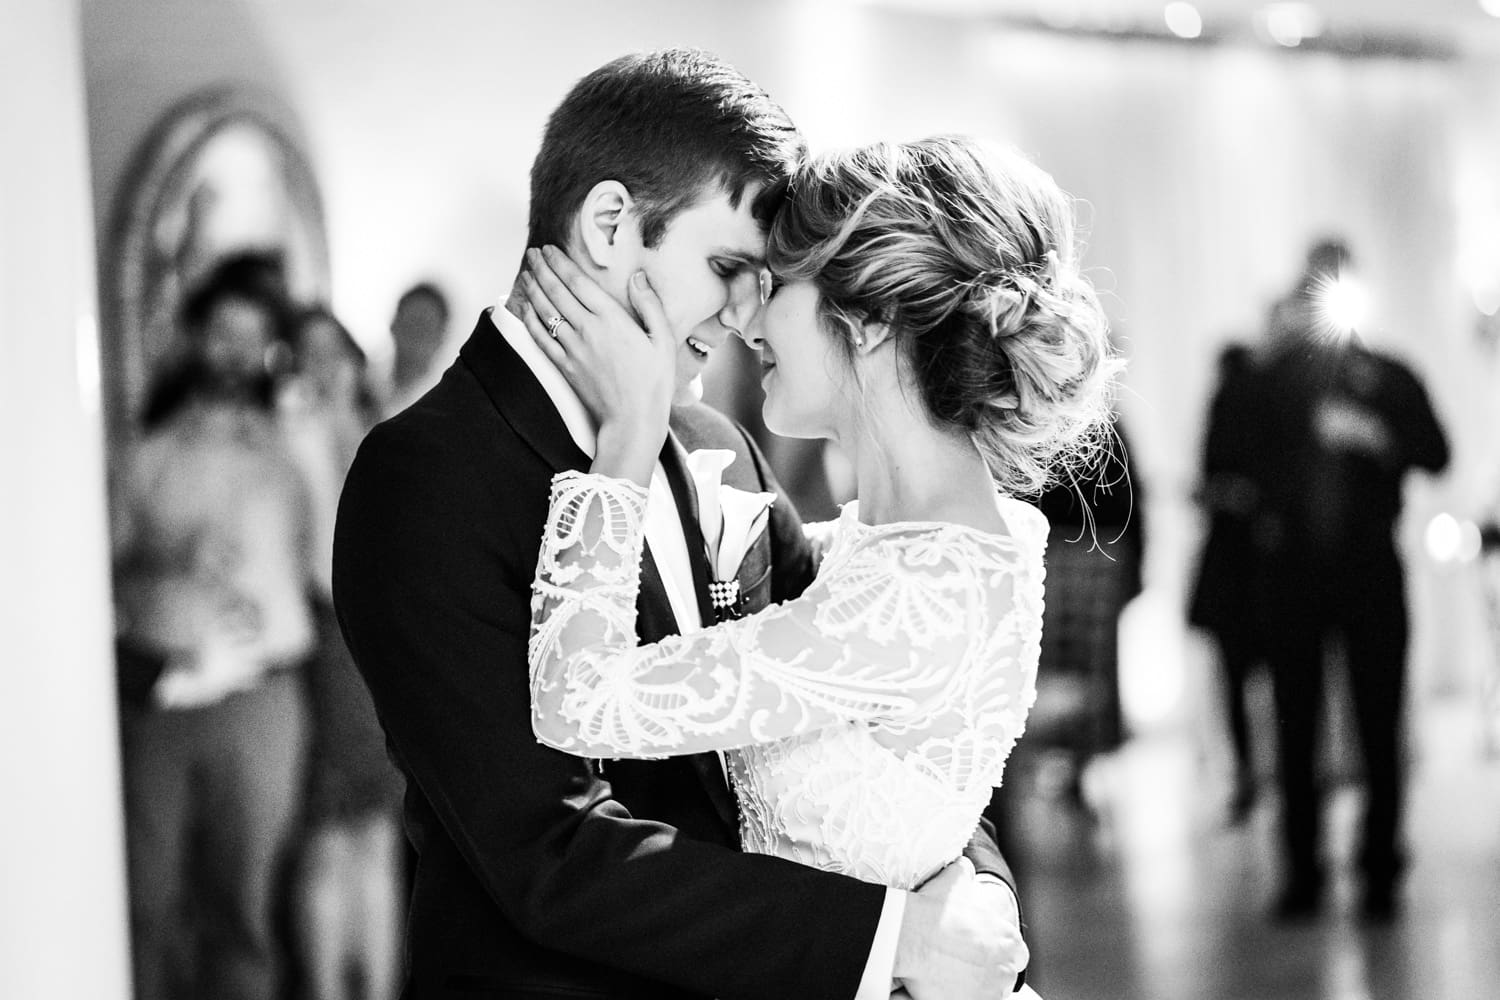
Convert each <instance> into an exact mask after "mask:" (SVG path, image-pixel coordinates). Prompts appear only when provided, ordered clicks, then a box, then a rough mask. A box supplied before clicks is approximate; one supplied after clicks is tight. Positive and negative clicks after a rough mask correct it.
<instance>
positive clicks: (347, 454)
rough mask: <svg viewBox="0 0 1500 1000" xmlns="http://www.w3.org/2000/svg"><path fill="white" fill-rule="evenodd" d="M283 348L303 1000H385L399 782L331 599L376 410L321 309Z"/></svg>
mask: <svg viewBox="0 0 1500 1000" xmlns="http://www.w3.org/2000/svg"><path fill="white" fill-rule="evenodd" d="M293 350H294V352H295V356H296V362H297V371H296V374H295V375H294V377H293V378H292V379H290V380H289V383H288V386H287V388H286V390H285V391H284V392H283V393H282V395H281V399H280V404H281V406H280V408H281V415H282V422H283V424H284V426H285V427H286V431H287V436H288V439H289V441H290V442H291V447H292V451H293V455H294V457H295V458H296V460H297V462H298V464H299V465H300V466H301V468H302V470H303V475H304V477H305V478H306V479H307V481H308V483H309V485H310V490H311V499H312V510H313V517H312V539H313V540H312V549H313V558H312V570H313V594H312V599H311V605H312V608H313V615H314V624H315V627H316V636H317V643H316V648H315V650H314V653H313V656H312V659H311V660H310V662H309V663H308V668H307V672H306V676H307V691H308V705H309V708H310V711H311V731H310V746H309V762H308V765H309V766H308V774H307V793H306V803H305V810H306V812H305V816H306V829H307V832H306V837H305V840H304V845H303V849H302V854H301V857H300V859H299V864H298V867H297V873H296V880H295V888H294V890H293V897H294V898H293V912H294V914H295V928H296V935H297V949H298V952H299V954H300V958H301V960H302V968H303V972H304V975H305V978H306V993H307V995H308V996H309V997H312V998H315V1000H344V998H346V997H360V998H363V1000H390V998H393V997H394V996H395V995H396V989H397V984H398V983H399V981H400V979H399V974H400V964H401V947H400V941H401V916H402V902H401V900H402V897H403V895H404V892H403V889H402V882H403V879H402V871H403V853H402V837H401V829H400V821H399V816H400V803H401V792H402V784H401V778H400V775H399V774H398V773H397V772H396V770H395V768H394V767H393V766H392V764H391V763H390V761H389V760H388V759H387V758H386V752H385V737H384V735H383V733H382V732H381V729H380V724H379V722H378V721H377V720H376V718H375V706H374V704H373V703H372V702H371V700H370V695H369V692H368V691H366V690H365V686H364V681H363V680H361V679H360V676H359V672H358V670H357V669H356V668H355V666H354V660H353V659H352V658H351V657H350V655H349V651H348V649H347V648H346V647H345V645H344V639H343V636H342V635H341V634H340V632H339V626H338V620H337V619H336V618H335V617H334V613H333V600H332V596H331V577H332V571H333V522H334V514H335V511H336V510H337V506H338V498H339V492H340V490H342V488H343V485H344V475H345V474H346V473H347V472H348V470H349V465H350V463H351V462H353V461H354V452H355V449H356V448H358V447H359V442H360V441H361V440H362V439H363V437H364V435H365V432H366V431H368V430H369V428H370V427H371V425H373V424H374V422H375V420H376V417H377V414H378V406H377V404H376V400H375V397H374V395H373V394H372V392H371V389H370V381H369V378H368V376H367V373H366V370H365V355H364V352H363V351H362V350H361V349H360V347H359V345H358V344H357V343H356V342H355V341H354V338H353V337H351V336H350V335H349V332H348V330H346V329H345V328H344V326H343V324H341V323H340V322H339V321H338V320H337V319H336V318H335V317H334V316H333V314H332V313H330V312H329V311H328V310H327V309H324V308H322V307H313V308H311V309H309V310H307V311H306V312H304V313H303V314H302V316H301V318H300V320H299V321H298V323H297V325H296V331H295V338H294V343H293ZM356 982H357V983H358V986H357V988H356V986H355V983H356Z"/></svg>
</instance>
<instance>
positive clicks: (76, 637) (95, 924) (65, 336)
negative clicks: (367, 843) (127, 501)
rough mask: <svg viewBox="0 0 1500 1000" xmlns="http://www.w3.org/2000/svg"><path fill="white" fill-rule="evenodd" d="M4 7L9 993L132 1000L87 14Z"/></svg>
mask: <svg viewBox="0 0 1500 1000" xmlns="http://www.w3.org/2000/svg"><path fill="white" fill-rule="evenodd" d="M3 7H4V9H3V11H0V20H3V24H0V137H3V139H0V147H3V152H0V996H3V997H16V998H21V997H89V998H91V1000H117V998H118V1000H124V998H127V997H129V995H130V977H129V958H128V955H129V949H128V933H127V916H126V914H127V908H126V903H125V878H124V832H123V823H122V819H121V808H120V778H119V751H118V743H117V739H118V737H117V723H116V709H115V698H114V664H113V660H112V654H111V631H112V626H111V613H110V595H109V556H108V551H109V549H108V544H107V537H106V514H105V500H104V457H103V455H104V452H103V434H102V427H101V417H100V410H99V352H98V337H97V334H96V332H95V330H96V323H95V313H96V306H95V302H96V299H95V290H94V254H95V247H94V233H93V219H92V209H91V201H90V195H89V161H88V150H87V139H86V127H85V103H84V90H83V64H82V46H81V38H80V34H79V23H78V18H79V8H78V4H77V0H4V4H3Z"/></svg>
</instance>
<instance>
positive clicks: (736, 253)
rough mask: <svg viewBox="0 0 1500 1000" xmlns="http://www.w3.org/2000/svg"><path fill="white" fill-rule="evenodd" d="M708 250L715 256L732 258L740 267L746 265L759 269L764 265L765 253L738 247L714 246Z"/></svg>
mask: <svg viewBox="0 0 1500 1000" xmlns="http://www.w3.org/2000/svg"><path fill="white" fill-rule="evenodd" d="M710 252H711V253H712V254H713V255H714V256H715V257H722V258H725V259H727V260H732V261H734V262H735V263H737V264H738V265H739V266H740V267H746V268H749V269H751V270H759V269H760V268H763V267H765V266H766V255H765V254H759V253H751V252H750V251H748V250H744V249H741V248H739V247H716V248H715V249H714V250H712V251H710Z"/></svg>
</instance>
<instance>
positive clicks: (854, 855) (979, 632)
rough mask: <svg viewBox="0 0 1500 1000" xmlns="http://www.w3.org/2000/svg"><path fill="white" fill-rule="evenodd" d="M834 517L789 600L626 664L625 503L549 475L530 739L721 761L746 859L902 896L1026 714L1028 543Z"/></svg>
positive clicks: (631, 529)
mask: <svg viewBox="0 0 1500 1000" xmlns="http://www.w3.org/2000/svg"><path fill="white" fill-rule="evenodd" d="M997 503H998V504H999V510H1000V512H1001V514H1002V516H1003V518H1004V521H1005V523H1006V525H1007V528H1008V530H1009V534H1007V535H998V534H988V533H985V532H981V531H977V530H974V529H971V528H967V527H963V526H960V525H952V524H941V523H936V522H911V523H899V524H888V525H880V526H876V527H870V526H867V525H863V524H861V523H860V522H859V521H858V518H857V505H855V504H851V505H849V506H848V507H846V508H845V510H844V514H843V516H842V517H841V518H840V520H839V521H838V523H837V530H836V532H835V533H834V536H833V539H832V541H831V543H830V545H829V547H828V549H827V551H826V553H825V555H824V557H823V561H822V565H821V567H820V568H819V572H818V576H817V578H816V579H815V580H814V581H813V583H812V585H811V586H810V587H809V588H808V590H807V592H806V593H805V594H804V595H803V596H802V597H800V598H798V599H797V600H795V601H789V602H787V603H785V604H781V605H776V606H773V607H770V608H767V609H765V610H763V611H761V612H759V613H757V614H755V615H752V616H750V617H748V618H744V619H741V620H738V621H731V622H725V623H723V624H721V625H717V626H715V627H713V628H710V629H705V630H703V631H701V632H697V633H694V634H692V635H689V636H676V637H672V638H670V639H667V640H665V641H663V642H660V643H656V644H654V645H651V646H637V645H636V642H637V640H636V634H635V604H636V595H637V592H638V590H639V580H640V562H641V554H642V550H643V546H644V528H643V518H644V512H645V505H646V491H645V490H643V489H641V488H639V487H636V486H635V485H633V484H631V483H627V482H623V481H620V480H614V479H609V478H606V477H602V476H596V475H592V474H585V473H576V472H564V473H562V474H560V475H559V476H557V477H556V478H555V479H554V480H553V489H552V499H551V508H550V510H549V514H548V521H547V528H546V534H545V536H544V538H543V544H542V550H541V557H540V560H539V563H538V568H537V577H536V581H535V585H534V588H533V594H532V631H531V641H530V646H529V657H530V663H531V690H532V720H533V726H534V728H535V730H536V733H537V736H538V738H539V739H541V741H542V742H544V743H546V744H548V745H551V746H554V747H557V748H558V749H562V750H566V751H568V752H570V753H574V754H577V755H580V756H590V757H634V758H651V757H662V756H667V755H671V754H688V753H699V752H703V751H708V750H723V751H726V754H725V756H726V762H727V764H728V769H729V772H730V776H731V778H732V782H733V784H734V787H735V793H736V795H737V797H738V799H739V802H740V813H741V837H742V841H743V846H744V848H745V849H746V850H748V851H757V852H761V853H768V854H777V855H780V856H783V857H788V858H792V859H793V860H797V861H801V862H803V863H805V864H810V865H815V866H817V867H820V868H826V869H830V870H833V871H839V872H843V873H845V874H849V875H853V876H855V877H858V878H863V879H866V880H868V881H872V882H879V883H882V884H885V885H894V886H898V887H906V888H909V887H912V886H915V885H916V884H918V883H920V882H921V881H922V880H923V879H925V878H926V877H927V876H928V875H930V874H932V873H933V872H934V871H936V870H937V869H938V868H940V867H942V865H944V864H946V863H947V862H949V861H951V860H953V859H954V858H955V857H957V856H958V855H959V853H960V852H961V851H962V849H963V846H964V844H965V843H967V841H968V839H969V837H970V835H971V834H972V833H973V830H974V826H975V824H976V823H977V822H978V818H979V814H980V811H981V810H982V809H983V808H984V806H985V804H986V803H987V802H988V801H989V796H990V789H991V787H993V786H994V785H998V784H999V783H1000V779H1001V775H1002V772H1003V770H1004V765H1005V760H1006V757H1007V756H1008V755H1009V753H1010V751H1011V748H1012V747H1013V746H1014V745H1015V741H1016V739H1017V738H1018V737H1019V736H1020V735H1021V732H1022V730H1023V728H1024V727H1025V722H1026V714H1027V712H1028V711H1029V710H1030V708H1031V705H1032V702H1033V701H1034V700H1035V697H1036V665H1037V657H1038V653H1039V650H1040V638H1041V612H1042V553H1043V549H1044V547H1045V544H1046V537H1047V523H1046V520H1045V519H1044V518H1043V517H1042V515H1041V514H1040V513H1039V512H1038V511H1036V510H1035V509H1034V508H1032V507H1030V506H1028V505H1026V504H1023V503H1021V502H1019V501H1016V500H1011V499H1008V498H999V499H998V500H997Z"/></svg>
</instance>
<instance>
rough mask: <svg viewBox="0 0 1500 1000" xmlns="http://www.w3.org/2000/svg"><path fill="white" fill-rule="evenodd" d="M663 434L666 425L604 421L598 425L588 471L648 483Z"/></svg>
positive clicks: (636, 482) (665, 432) (663, 439)
mask: <svg viewBox="0 0 1500 1000" xmlns="http://www.w3.org/2000/svg"><path fill="white" fill-rule="evenodd" d="M666 437H667V429H666V426H665V425H663V426H661V427H660V428H656V427H650V426H646V425H643V424H642V423H641V422H625V421H618V420H612V421H609V422H606V423H605V424H603V425H601V426H600V428H599V437H598V439H597V447H596V450H595V452H594V464H593V465H592V466H590V468H589V471H591V472H595V473H598V474H599V475H601V476H610V477H611V478H614V479H628V480H630V481H631V482H633V483H635V484H636V485H638V486H650V485H651V474H652V472H653V471H655V469H656V457H657V455H658V454H660V453H661V446H662V442H664V441H665V440H666Z"/></svg>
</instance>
